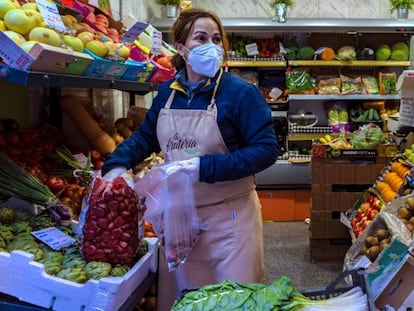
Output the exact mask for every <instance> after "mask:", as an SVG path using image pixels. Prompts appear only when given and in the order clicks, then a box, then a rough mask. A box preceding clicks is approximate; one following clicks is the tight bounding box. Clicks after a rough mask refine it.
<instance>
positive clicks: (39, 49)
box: [0, 31, 93, 75]
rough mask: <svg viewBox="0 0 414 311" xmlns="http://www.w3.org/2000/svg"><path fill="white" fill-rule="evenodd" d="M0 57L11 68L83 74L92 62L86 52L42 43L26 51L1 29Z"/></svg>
mask: <svg viewBox="0 0 414 311" xmlns="http://www.w3.org/2000/svg"><path fill="white" fill-rule="evenodd" d="M0 58H1V59H2V60H3V62H4V63H5V64H6V65H8V66H9V67H11V68H16V69H20V70H24V71H39V72H52V73H60V74H72V75H83V74H84V73H85V72H86V70H87V69H88V67H89V66H90V65H91V64H92V62H93V58H92V57H91V56H89V55H88V54H85V53H79V52H75V51H70V50H67V49H63V48H60V47H54V46H51V45H48V44H42V43H36V44H35V45H33V47H32V48H31V49H30V51H29V52H28V53H26V52H25V51H24V50H22V49H21V48H20V47H19V46H18V45H17V44H16V43H14V41H13V40H11V39H10V38H9V37H8V36H6V35H5V34H4V33H3V32H1V31H0Z"/></svg>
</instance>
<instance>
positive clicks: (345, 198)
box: [311, 183, 372, 212]
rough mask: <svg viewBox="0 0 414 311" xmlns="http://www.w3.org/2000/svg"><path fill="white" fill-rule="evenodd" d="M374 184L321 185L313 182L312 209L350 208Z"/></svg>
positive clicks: (343, 210) (336, 209)
mask: <svg viewBox="0 0 414 311" xmlns="http://www.w3.org/2000/svg"><path fill="white" fill-rule="evenodd" d="M371 186H372V183H371V184H364V185H320V184H312V203H311V209H312V211H333V210H335V211H342V212H345V211H347V210H348V209H350V208H351V207H352V206H353V205H354V203H355V202H356V201H357V200H358V199H359V198H360V197H361V196H362V194H363V193H364V191H365V190H366V189H368V188H369V187H371Z"/></svg>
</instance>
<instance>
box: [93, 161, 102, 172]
mask: <svg viewBox="0 0 414 311" xmlns="http://www.w3.org/2000/svg"><path fill="white" fill-rule="evenodd" d="M103 165H104V161H102V160H96V161H95V162H93V169H94V170H100V169H101V168H102V166H103Z"/></svg>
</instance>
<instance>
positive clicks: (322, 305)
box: [282, 286, 369, 311]
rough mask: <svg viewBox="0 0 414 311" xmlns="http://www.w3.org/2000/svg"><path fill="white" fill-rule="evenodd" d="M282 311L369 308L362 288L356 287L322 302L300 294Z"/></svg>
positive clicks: (340, 310)
mask: <svg viewBox="0 0 414 311" xmlns="http://www.w3.org/2000/svg"><path fill="white" fill-rule="evenodd" d="M282 310H298V311H328V310H331V311H367V310H369V308H368V297H367V295H366V294H365V293H364V292H363V291H362V289H361V287H359V286H356V287H353V288H351V289H349V290H348V291H346V292H344V293H342V294H340V295H338V296H335V297H330V298H327V299H320V300H313V299H311V298H308V297H306V296H304V295H302V294H300V293H299V294H297V295H295V296H294V297H293V299H292V301H291V303H290V304H288V305H287V306H284V307H283V308H282Z"/></svg>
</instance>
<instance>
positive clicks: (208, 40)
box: [102, 9, 279, 291]
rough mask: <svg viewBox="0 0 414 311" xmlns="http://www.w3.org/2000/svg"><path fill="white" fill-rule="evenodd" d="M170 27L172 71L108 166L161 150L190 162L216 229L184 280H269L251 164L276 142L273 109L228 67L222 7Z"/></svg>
mask: <svg viewBox="0 0 414 311" xmlns="http://www.w3.org/2000/svg"><path fill="white" fill-rule="evenodd" d="M171 34H172V39H173V42H174V46H175V48H176V50H177V52H178V53H177V55H175V56H174V58H173V60H172V62H173V65H174V66H175V67H176V68H177V74H176V76H175V79H174V80H173V81H167V82H164V83H162V84H161V86H160V89H159V92H158V95H157V96H156V97H155V99H154V101H153V104H152V106H151V108H150V110H149V111H148V113H147V115H146V119H145V120H144V122H143V123H142V124H141V126H140V128H139V130H138V131H136V132H134V133H133V134H132V135H131V136H130V137H129V138H128V139H127V140H125V141H124V142H123V143H122V144H121V145H119V146H118V148H117V149H116V150H115V151H114V152H113V153H112V154H111V155H110V156H109V157H108V159H107V161H106V162H105V164H104V166H103V168H102V173H103V174H107V175H105V177H112V176H115V175H118V174H120V173H121V172H122V171H123V170H125V169H129V168H133V167H134V166H135V165H137V164H139V163H140V162H141V161H143V160H144V159H145V158H146V157H147V156H149V155H150V154H151V152H159V151H160V150H161V151H162V152H163V156H164V159H165V160H166V161H181V162H182V163H184V164H185V165H187V167H190V168H192V170H193V173H194V175H195V176H196V180H197V181H195V182H194V189H195V199H196V204H197V213H198V216H199V217H200V218H201V219H202V220H203V221H205V222H206V223H207V224H208V226H209V230H208V231H202V233H201V236H200V239H199V241H198V242H197V244H196V245H195V247H194V248H193V249H192V251H191V253H190V254H189V256H188V258H187V260H186V262H185V264H184V265H183V266H182V267H181V268H179V269H177V270H176V271H175V272H176V275H175V277H176V283H177V286H178V290H179V291H180V290H183V289H188V288H194V287H200V286H203V285H206V284H213V283H218V282H221V281H223V280H225V279H231V280H234V281H240V282H263V281H264V279H263V275H264V271H263V270H264V263H263V240H262V238H263V234H262V218H261V206H260V202H259V199H258V196H257V193H256V190H255V186H256V185H255V179H254V174H256V173H258V172H260V171H262V170H264V169H265V168H267V167H269V166H270V165H272V164H273V163H274V162H275V161H276V157H277V154H278V151H279V146H278V144H277V141H276V137H275V133H274V130H273V122H272V118H271V111H270V109H269V107H268V105H267V103H266V102H265V100H264V98H263V96H262V95H261V93H260V91H259V89H258V88H257V87H256V86H255V85H253V84H250V83H248V82H246V81H244V80H242V79H240V78H239V77H237V76H235V75H233V74H230V73H228V72H224V71H223V69H222V64H223V59H224V58H225V50H224V49H225V48H226V39H225V33H224V30H223V27H222V24H221V21H220V20H219V18H218V17H217V16H216V15H215V14H213V13H211V12H207V11H204V10H201V9H191V10H186V11H183V12H182V13H181V15H180V16H179V17H178V18H177V20H176V22H175V24H174V25H173V27H172V32H171ZM160 269H161V267H160Z"/></svg>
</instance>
